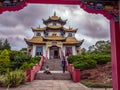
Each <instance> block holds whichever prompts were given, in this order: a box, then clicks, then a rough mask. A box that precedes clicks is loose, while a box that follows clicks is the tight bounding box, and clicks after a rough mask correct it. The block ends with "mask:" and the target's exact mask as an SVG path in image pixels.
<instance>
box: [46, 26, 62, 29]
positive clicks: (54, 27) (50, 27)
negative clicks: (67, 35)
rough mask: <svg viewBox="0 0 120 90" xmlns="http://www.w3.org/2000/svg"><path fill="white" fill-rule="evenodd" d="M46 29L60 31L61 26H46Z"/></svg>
mask: <svg viewBox="0 0 120 90" xmlns="http://www.w3.org/2000/svg"><path fill="white" fill-rule="evenodd" d="M47 28H48V29H61V28H63V27H62V26H47Z"/></svg>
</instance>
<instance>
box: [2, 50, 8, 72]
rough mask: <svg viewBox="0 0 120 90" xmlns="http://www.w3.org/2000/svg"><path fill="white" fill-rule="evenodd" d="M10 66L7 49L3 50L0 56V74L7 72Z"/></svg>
mask: <svg viewBox="0 0 120 90" xmlns="http://www.w3.org/2000/svg"><path fill="white" fill-rule="evenodd" d="M9 65H10V56H9V52H8V50H7V49H5V50H3V51H2V52H1V54H0V73H4V72H6V71H7V69H8V68H9Z"/></svg>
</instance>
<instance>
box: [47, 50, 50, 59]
mask: <svg viewBox="0 0 120 90" xmlns="http://www.w3.org/2000/svg"><path fill="white" fill-rule="evenodd" d="M47 58H48V59H50V49H49V48H47Z"/></svg>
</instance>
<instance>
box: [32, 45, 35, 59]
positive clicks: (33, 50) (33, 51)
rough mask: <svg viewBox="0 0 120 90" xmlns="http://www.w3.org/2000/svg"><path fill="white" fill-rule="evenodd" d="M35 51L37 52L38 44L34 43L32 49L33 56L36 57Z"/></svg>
mask: <svg viewBox="0 0 120 90" xmlns="http://www.w3.org/2000/svg"><path fill="white" fill-rule="evenodd" d="M35 53H36V45H33V49H32V51H31V55H32V57H35Z"/></svg>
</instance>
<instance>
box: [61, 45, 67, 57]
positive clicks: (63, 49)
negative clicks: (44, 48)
mask: <svg viewBox="0 0 120 90" xmlns="http://www.w3.org/2000/svg"><path fill="white" fill-rule="evenodd" d="M65 48H66V46H63V47H62V48H61V49H62V51H63V53H64V56H65Z"/></svg>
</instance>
